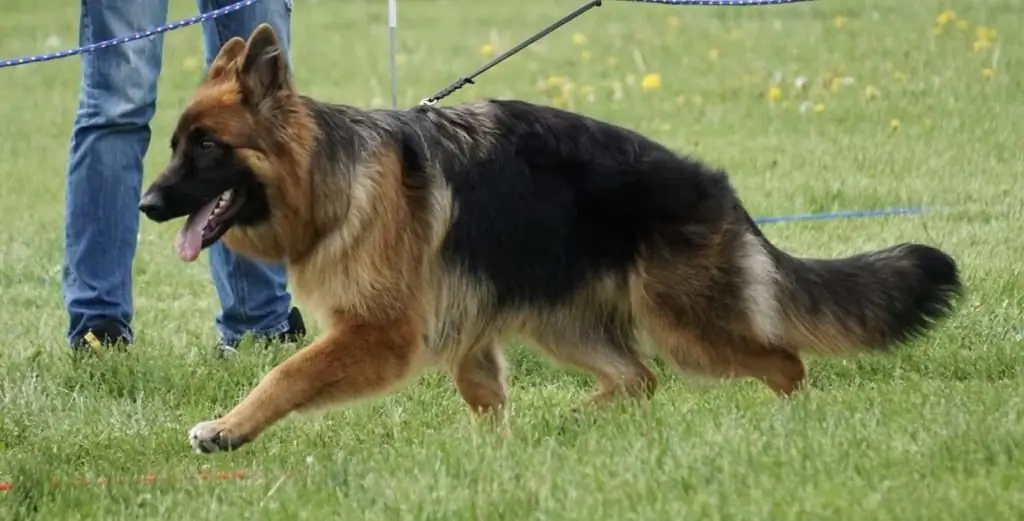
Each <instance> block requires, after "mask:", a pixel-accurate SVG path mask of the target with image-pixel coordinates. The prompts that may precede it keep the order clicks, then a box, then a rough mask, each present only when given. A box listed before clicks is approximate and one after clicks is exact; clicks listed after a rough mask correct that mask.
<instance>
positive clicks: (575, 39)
mask: <svg viewBox="0 0 1024 521" xmlns="http://www.w3.org/2000/svg"><path fill="white" fill-rule="evenodd" d="M572 43H574V44H576V45H586V43H587V35H585V34H583V33H576V34H574V35H572Z"/></svg>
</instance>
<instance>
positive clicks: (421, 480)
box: [0, 0, 1024, 521]
mask: <svg viewBox="0 0 1024 521" xmlns="http://www.w3.org/2000/svg"><path fill="white" fill-rule="evenodd" d="M265 1H266V0H265ZM580 3H582V0H557V1H553V0H546V1H539V0H531V1H516V2H512V1H506V2H499V1H497V0H440V1H430V0H400V2H399V4H400V6H399V7H400V12H399V15H400V34H399V37H400V56H399V74H400V78H399V83H400V90H401V92H400V100H399V101H400V103H401V104H402V105H403V106H412V105H414V104H416V103H417V102H418V101H419V100H420V99H421V98H423V97H426V96H427V95H429V94H431V93H433V92H435V91H436V90H438V89H440V88H442V87H444V86H445V85H447V84H448V83H450V82H451V81H453V80H455V79H457V78H458V77H460V76H462V75H466V74H468V73H470V72H471V71H472V70H473V69H475V68H476V67H477V66H478V65H480V64H482V63H483V62H484V61H485V60H486V59H487V58H488V56H489V55H490V53H494V52H501V51H503V50H505V49H507V48H509V47H511V46H512V45H514V44H515V43H516V42H518V41H519V40H521V39H523V38H526V37H528V36H529V35H530V34H532V33H533V32H535V31H536V30H539V29H540V28H542V27H543V26H545V25H547V24H548V23H550V22H552V21H554V20H555V19H557V18H558V17H560V16H562V15H563V14H565V13H567V12H569V11H570V10H572V9H573V8H575V7H576V6H577V5H579V4H580ZM385 5H386V3H385V2H384V1H383V0H377V1H373V2H370V1H347V2H334V1H328V0H320V1H314V0H295V11H294V35H295V36H294V54H293V56H294V60H295V61H294V67H295V71H296V82H297V84H298V86H299V88H300V89H302V90H303V91H305V92H307V93H309V94H312V95H314V96H317V97H321V98H324V99H329V100H333V101H340V102H347V103H352V104H356V105H359V106H386V105H387V104H388V103H389V99H390V96H389V91H388V85H389V77H388V68H387V57H388V43H387V42H388V40H387V29H386V11H385ZM946 9H949V10H951V11H950V12H944V10H946ZM3 11H4V12H3V15H2V16H0V57H2V58H8V57H14V56H19V55H24V54H34V53H37V52H43V51H51V50H57V49H63V48H69V47H72V46H74V45H76V44H77V35H76V27H77V3H76V2H43V1H29V0H7V1H5V2H4V8H3ZM193 12H194V5H193V3H192V2H174V6H173V7H172V13H171V18H172V19H179V18H183V17H186V16H190V15H192V14H193ZM1021 13H1024V1H1021V0H985V1H970V0H946V1H939V0H915V1H912V2H911V1H894V0H866V1H854V0H831V1H824V0H822V1H818V2H812V3H804V4H797V5H790V6H773V7H762V8H756V7H755V8H742V9H738V8H708V7H669V6H659V5H648V4H635V3H625V2H616V1H608V2H605V5H604V6H603V7H600V8H598V9H595V10H594V11H592V12H590V13H587V14H586V15H584V16H583V17H582V18H581V19H579V20H577V21H575V22H573V23H572V24H570V25H568V26H566V27H564V28H563V29H561V30H559V31H557V32H556V33H554V34H552V35H551V36H549V37H547V38H546V39H544V40H542V41H541V42H540V43H538V44H536V45H534V46H533V47H531V48H530V49H529V50H528V51H526V52H523V53H522V54H520V55H517V56H515V57H514V58H512V59H510V60H508V61H507V62H505V63H503V64H502V65H500V66H498V67H496V68H495V69H493V70H491V71H490V72H488V73H486V74H484V75H483V76H482V77H481V78H479V79H478V80H477V81H478V83H477V85H472V86H468V87H466V88H464V89H463V90H461V91H459V93H458V94H456V95H455V96H452V97H451V98H450V99H448V100H446V101H445V103H456V102H458V101H461V100H469V99H477V98H482V97H519V98H524V99H527V100H531V101H537V102H543V103H550V104H555V105H559V106H565V107H568V108H570V109H573V110H576V111H579V112H582V113H584V114H588V115H591V116H596V117H599V118H604V119H606V120H609V121H612V122H615V123H618V124H621V125H625V126H627V127H630V128H633V129H636V130H639V131H641V132H644V133H646V134H648V135H649V136H651V137H653V138H655V139H658V140H660V141H662V142H664V143H665V144H667V145H670V146H672V147H673V148H675V149H677V150H679V151H681V152H683V153H687V154H694V155H696V156H698V157H700V158H702V159H704V160H706V161H708V162H710V163H713V164H715V165H718V166H720V167H722V168H725V169H727V170H728V171H729V172H730V173H731V175H732V179H733V182H734V183H735V185H736V186H737V188H738V190H739V193H740V194H741V196H742V197H743V199H744V201H745V203H746V204H747V206H748V207H749V208H750V210H751V213H752V214H754V215H755V216H774V215H787V214H794V213H806V212H820V211H833V210H853V209H873V208H889V207H905V206H915V207H916V206H927V207H928V208H929V209H930V211H929V212H928V213H927V214H925V215H922V216H903V217H886V218H875V219H856V220H854V219H847V220H831V221H816V222H800V223H780V224H769V225H765V227H764V231H765V233H766V234H767V235H768V236H769V237H770V238H771V240H773V241H775V242H776V244H778V245H779V246H780V247H782V248H783V249H785V250H787V251H789V252H791V253H795V254H800V255H806V256H825V257H836V256H843V255H848V254H852V253H855V252H860V251H863V250H869V249H875V248H881V247H885V246H888V245H891V244H894V243H897V242H902V241H917V242H924V243H928V244H933V245H936V246H939V247H941V248H943V249H945V250H947V251H949V252H951V253H952V254H953V255H954V256H955V257H956V259H957V260H958V261H959V263H960V266H961V269H962V273H963V277H964V279H965V282H966V285H967V294H966V295H965V297H964V298H963V300H962V301H961V302H960V305H959V306H958V309H957V311H956V314H955V315H954V317H953V318H951V319H950V320H948V321H946V322H943V323H942V324H941V325H940V326H939V328H938V329H937V330H936V331H935V332H934V334H931V335H930V336H928V337H926V338H924V339H922V340H920V341H917V342H915V343H913V344H911V345H909V346H907V347H906V348H905V349H902V350H899V351H898V352H896V353H894V354H892V355H889V356H880V357H864V358H857V359H848V360H834V359H833V360H824V359H817V358H811V359H809V360H808V367H809V372H810V386H811V389H810V390H809V391H808V392H807V393H805V394H804V395H802V396H800V397H797V398H795V399H793V400H789V401H785V402H784V401H780V400H778V399H776V398H775V397H774V396H773V395H772V394H770V393H769V392H768V391H767V390H766V389H765V388H764V387H763V386H762V385H760V384H758V383H755V382H752V381H729V382H709V381H707V380H693V379H687V378H681V377H679V376H676V375H674V374H671V373H670V372H668V371H666V370H665V369H664V367H663V366H659V367H658V373H659V375H662V387H661V388H660V390H659V393H658V395H657V396H656V398H655V399H654V400H653V402H651V404H650V405H649V407H646V408H629V407H621V408H611V409H608V410H606V411H603V412H600V413H594V414H593V416H594V417H595V419H596V421H595V422H569V421H568V418H569V416H568V412H569V409H570V408H571V407H573V406H574V405H577V404H579V403H580V402H581V401H583V400H585V399H586V398H587V395H588V394H589V393H590V392H591V390H592V382H591V381H590V380H589V379H588V378H586V377H584V376H582V375H578V374H575V373H573V372H571V371H568V370H565V369H562V368H558V367H555V366H552V365H550V364H548V363H547V362H546V361H543V360H542V359H540V358H539V357H537V356H535V355H533V354H531V353H530V352H528V351H526V350H523V349H514V350H513V351H512V353H513V356H512V358H511V362H512V364H511V366H512V367H511V371H512V376H511V386H512V389H511V400H512V414H511V421H512V427H513V429H514V433H515V435H514V436H513V437H512V438H511V439H508V440H501V439H499V438H498V437H496V436H494V435H491V434H490V433H488V432H487V431H486V430H479V429H474V428H473V427H472V426H471V424H470V422H469V420H468V415H467V413H466V411H465V408H464V406H463V404H462V401H461V399H460V398H459V397H458V395H457V394H456V393H455V391H454V389H453V388H452V386H451V385H450V383H449V382H448V380H447V379H446V378H444V377H441V376H429V377H427V378H424V379H422V380H419V381H417V382H416V383H414V384H413V385H412V386H410V387H409V388H407V389H405V390H404V391H402V392H401V393H399V394H396V395H394V396H391V397H387V398H383V399H379V400H375V401H372V402H368V403H364V404H361V405H358V406H356V407H353V408H351V409H347V410H340V411H335V412H330V413H327V414H325V415H322V416H320V417H315V418H293V419H289V420H287V421H285V422H282V423H281V424H279V425H277V426H275V427H274V428H272V429H271V430H269V431H268V432H266V434H265V435H264V436H263V437H261V438H260V439H259V440H258V441H257V442H256V443H253V444H252V445H250V446H247V447H245V448H244V449H243V450H241V451H238V452H235V453H229V454H215V455H206V456H204V455H197V454H193V453H192V452H191V451H190V448H189V445H188V443H187V441H186V433H187V431H188V429H189V428H190V427H191V426H192V425H193V424H195V423H196V422H198V421H201V420H206V419H210V418H214V417H216V416H218V415H219V414H222V413H223V412H225V411H226V410H227V409H228V408H230V407H231V406H232V405H234V403H235V402H236V401H237V400H238V399H239V398H240V397H242V396H243V395H244V394H245V393H246V392H247V391H248V390H249V389H250V388H251V387H252V386H253V385H254V384H255V383H256V382H257V381H258V379H259V378H260V377H261V376H262V375H263V374H264V373H265V372H266V371H267V370H268V369H270V368H271V367H272V366H273V365H274V364H275V363H277V362H278V361H280V360H282V359H283V358H284V357H286V356H287V355H288V354H289V353H288V350H287V349H279V350H275V351H270V352H262V351H253V350H248V349H247V350H244V351H243V354H242V356H240V357H238V358H236V359H235V360H230V361H225V360H217V359H215V358H214V356H213V350H212V346H213V344H214V342H215V340H216V338H215V333H214V328H213V322H212V317H213V314H214V312H215V310H216V307H217V302H216V298H215V296H214V292H213V289H212V286H211V285H210V283H209V275H208V271H207V263H206V258H205V256H204V257H203V258H202V260H201V262H197V263H195V264H184V263H182V262H180V261H178V260H177V258H176V256H175V255H174V254H173V250H172V244H173V235H174V234H175V233H176V231H177V226H178V224H168V225H166V226H163V227H159V226H155V225H153V224H152V223H150V222H144V224H143V225H142V231H141V234H140V243H139V253H138V257H137V262H136V269H135V284H136V286H135V302H136V307H137V318H136V321H135V324H134V325H135V329H136V332H137V335H138V343H137V345H136V346H135V347H134V348H133V350H132V352H131V353H130V354H126V355H109V356H105V357H103V358H101V359H98V360H93V361H90V362H84V363H73V362H72V361H71V360H70V358H69V357H68V356H67V349H66V346H65V339H64V334H65V328H66V318H65V315H64V312H63V308H62V300H61V295H60V264H61V250H62V241H63V231H62V219H63V190H64V172H65V161H66V153H67V148H68V135H69V132H70V127H71V122H72V118H73V115H74V111H75V104H76V96H77V83H78V71H79V64H78V59H77V58H70V59H64V60H60V61H53V62H47V63H42V64H34V65H29V66H23V67H15V68H9V69H2V70H0V100H2V101H0V188H2V189H0V211H2V213H0V220H2V226H0V301H2V306H3V308H2V309H3V313H2V314H0V331H2V332H3V342H2V343H3V347H2V348H0V481H5V482H9V483H11V489H10V490H9V491H7V492H0V519H11V520H15V519H40V520H47V521H49V520H58V519H60V520H63V519H104V520H106V519H131V520H138V519H217V520H222V521H223V520H234V519H312V520H324V519H346V520H348V519H374V520H376V519H381V520H383V519H387V520H394V519H409V520H412V519H417V520H419V519H432V520H468V519H551V520H593V519H608V520H634V519H636V520H639V519H645V520H646V519H659V520H673V521H674V520H681V519H701V520H704V519H772V520H776V519H779V520H781V519H806V520H826V519H827V520H833V519H834V520H839V519H865V520H868V519H870V520H886V519H892V520H897V519H898V520H908V519H921V520H938V519H949V520H965V519H985V520H991V519H1021V518H1022V516H1024V464H1022V455H1024V448H1022V443H1024V441H1022V440H1024V371H1022V367H1024V338H1022V335H1024V317H1022V311H1024V279H1022V275H1021V267H1020V266H1021V263H1022V261H1024V241H1022V240H1021V235H1022V233H1024V224H1022V221H1024V210H1022V203H1024V195H1022V194H1024V186H1022V179H1024V174H1022V173H1021V172H1022V170H1024V152H1022V150H1024V149H1022V136H1024V126H1022V124H1021V121H1024V56H1022V53H1024V39H1022V37H1021V33H1022V30H1024V23H1022V20H1024V15H1022V14H1021ZM164 71H165V74H164V75H163V77H162V78H161V81H160V96H159V107H158V113H157V117H156V119H155V121H154V123H153V144H152V146H151V153H150V154H149V156H148V158H147V161H146V166H147V172H146V178H147V179H151V178H152V177H153V176H154V175H156V173H157V172H159V170H160V169H161V168H162V167H163V166H164V164H165V162H166V161H167V158H168V147H167V142H168V139H169V133H170V130H171V129H172V126H173V123H174V121H175V119H176V117H177V115H178V111H179V110H180V109H181V108H182V106H183V103H184V101H185V100H186V99H187V97H188V96H189V94H190V92H191V89H192V88H193V87H194V85H195V84H196V83H197V81H198V80H199V79H200V75H201V74H202V47H201V39H200V32H199V29H198V28H197V27H195V26H193V27H189V28H185V29H182V30H179V31H176V32H173V33H171V34H169V35H168V37H167V39H166V53H165V59H164ZM219 473H225V474H226V475H227V476H228V477H231V476H234V475H235V473H242V474H244V478H245V479H230V480H228V479H219V478H218V474H219ZM200 474H203V475H206V476H207V479H205V480H204V479H201V478H200V477H198V476H199V475H200ZM147 476H149V478H146V477H147ZM100 477H103V478H105V479H106V480H107V482H106V484H105V485H103V486H95V485H91V486H79V485H76V484H75V483H76V482H77V481H80V480H85V479H90V480H94V479H96V478H100ZM220 477H224V476H223V475H222V476H220ZM140 478H143V479H142V481H140ZM52 480H59V481H60V484H59V486H58V487H56V488H54V487H52V486H51V481H52Z"/></svg>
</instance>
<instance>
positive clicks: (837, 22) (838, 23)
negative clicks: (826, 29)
mask: <svg viewBox="0 0 1024 521" xmlns="http://www.w3.org/2000/svg"><path fill="white" fill-rule="evenodd" d="M832 25H834V26H835V28H836V29H842V28H843V27H846V17H845V16H837V17H835V19H834V20H832Z"/></svg>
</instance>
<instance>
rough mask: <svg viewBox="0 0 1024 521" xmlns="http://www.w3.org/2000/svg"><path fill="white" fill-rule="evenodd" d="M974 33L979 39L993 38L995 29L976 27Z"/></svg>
mask: <svg viewBox="0 0 1024 521" xmlns="http://www.w3.org/2000/svg"><path fill="white" fill-rule="evenodd" d="M974 34H975V35H977V38H978V39H979V40H994V39H995V38H996V30H995V29H989V28H988V27H978V28H977V29H975V30H974Z"/></svg>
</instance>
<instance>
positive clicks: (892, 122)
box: [889, 118, 900, 130]
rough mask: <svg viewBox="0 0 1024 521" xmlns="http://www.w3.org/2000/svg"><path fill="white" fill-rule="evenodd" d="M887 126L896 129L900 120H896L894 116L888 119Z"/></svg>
mask: <svg viewBox="0 0 1024 521" xmlns="http://www.w3.org/2000/svg"><path fill="white" fill-rule="evenodd" d="M889 128H891V129H892V130H896V129H898V128H900V120H898V119H896V118H892V119H890V120H889Z"/></svg>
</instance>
